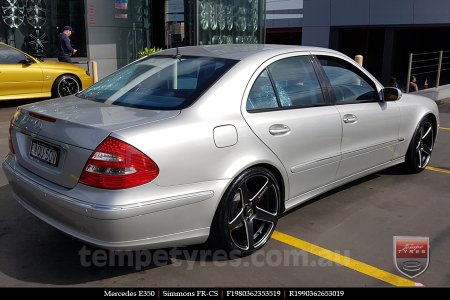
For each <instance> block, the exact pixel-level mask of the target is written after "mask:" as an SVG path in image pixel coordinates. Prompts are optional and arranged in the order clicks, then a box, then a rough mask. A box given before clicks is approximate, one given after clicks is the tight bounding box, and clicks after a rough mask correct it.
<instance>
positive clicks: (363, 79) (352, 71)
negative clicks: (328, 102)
mask: <svg viewBox="0 0 450 300" xmlns="http://www.w3.org/2000/svg"><path fill="white" fill-rule="evenodd" d="M318 58H319V61H320V64H321V65H322V67H323V69H324V71H325V73H326V75H327V77H328V79H329V80H330V83H331V86H332V87H333V92H334V96H335V97H336V103H337V104H345V103H359V102H368V101H369V102H370V101H378V92H377V89H376V87H375V85H374V83H373V82H372V81H371V80H370V79H369V78H368V77H367V76H366V75H364V73H363V72H361V71H360V70H358V68H356V67H355V66H353V65H352V64H350V63H348V62H346V61H344V60H342V59H338V58H334V57H324V56H322V57H321V56H319V57H318Z"/></svg>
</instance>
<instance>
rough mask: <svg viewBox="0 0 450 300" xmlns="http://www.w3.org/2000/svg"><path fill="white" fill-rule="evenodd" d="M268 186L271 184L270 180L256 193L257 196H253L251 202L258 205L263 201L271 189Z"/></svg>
mask: <svg viewBox="0 0 450 300" xmlns="http://www.w3.org/2000/svg"><path fill="white" fill-rule="evenodd" d="M268 184H269V179H268V178H266V182H265V183H264V184H263V186H262V187H261V188H260V189H259V191H258V192H257V193H256V195H255V196H253V198H252V199H250V202H253V201H254V202H255V203H256V204H258V203H259V202H260V201H261V199H262V198H263V197H264V195H265V194H266V192H267V190H268V189H269V187H268Z"/></svg>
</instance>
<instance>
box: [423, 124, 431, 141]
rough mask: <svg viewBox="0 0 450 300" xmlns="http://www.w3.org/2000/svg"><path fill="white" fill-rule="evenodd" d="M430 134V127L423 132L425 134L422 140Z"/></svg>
mask: <svg viewBox="0 0 450 300" xmlns="http://www.w3.org/2000/svg"><path fill="white" fill-rule="evenodd" d="M430 132H431V126H430V128H428V130H427V132H425V134H424V135H423V136H422V140H423V139H425V138H426V137H427V136H428V135H429V134H430Z"/></svg>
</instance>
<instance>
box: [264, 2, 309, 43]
mask: <svg viewBox="0 0 450 300" xmlns="http://www.w3.org/2000/svg"><path fill="white" fill-rule="evenodd" d="M302 27H303V0H267V2H266V43H268V44H288V45H300V44H301V42H302Z"/></svg>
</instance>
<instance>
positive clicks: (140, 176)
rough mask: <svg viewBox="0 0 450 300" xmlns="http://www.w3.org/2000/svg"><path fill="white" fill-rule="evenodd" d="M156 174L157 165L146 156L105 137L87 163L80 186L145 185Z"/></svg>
mask: <svg viewBox="0 0 450 300" xmlns="http://www.w3.org/2000/svg"><path fill="white" fill-rule="evenodd" d="M158 174H159V169H158V166H157V165H156V163H155V162H154V161H153V160H151V159H150V158H149V157H148V156H147V155H145V154H144V153H142V152H141V151H139V150H137V149H136V148H134V147H133V146H131V145H129V144H127V143H125V142H124V141H121V140H119V139H116V138H113V137H108V138H106V139H105V140H104V141H103V142H102V143H101V144H100V145H99V146H98V147H97V149H95V151H94V153H92V155H91V157H90V158H89V160H88V161H87V163H86V165H85V167H84V169H83V173H82V174H81V177H80V183H83V184H86V185H90V186H93V187H98V188H102V189H110V190H119V189H127V188H132V187H135V186H139V185H142V184H145V183H148V182H150V181H152V180H153V179H155V178H156V176H158Z"/></svg>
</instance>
